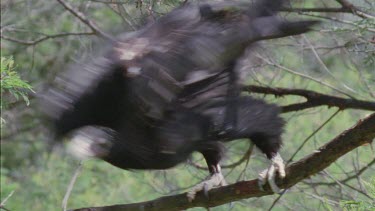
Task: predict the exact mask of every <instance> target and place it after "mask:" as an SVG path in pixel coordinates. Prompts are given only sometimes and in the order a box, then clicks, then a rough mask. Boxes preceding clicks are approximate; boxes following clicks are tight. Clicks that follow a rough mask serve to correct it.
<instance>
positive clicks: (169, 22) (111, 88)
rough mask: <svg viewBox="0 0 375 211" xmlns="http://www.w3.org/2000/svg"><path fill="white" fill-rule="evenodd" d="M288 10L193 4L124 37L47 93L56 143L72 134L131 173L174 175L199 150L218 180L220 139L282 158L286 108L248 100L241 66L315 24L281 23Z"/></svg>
mask: <svg viewBox="0 0 375 211" xmlns="http://www.w3.org/2000/svg"><path fill="white" fill-rule="evenodd" d="M281 3H282V2H281V1H275V0H264V1H257V2H256V3H255V4H252V3H239V2H232V1H225V2H206V3H204V4H188V5H185V6H182V7H179V8H177V9H175V10H173V11H172V12H170V13H169V14H167V15H165V16H164V17H161V18H160V19H159V20H158V21H157V22H155V23H153V24H151V25H148V26H145V27H144V28H142V29H140V30H138V31H136V32H133V33H130V34H127V35H125V36H122V37H120V38H119V40H118V42H117V43H115V44H114V45H113V47H112V50H110V51H109V52H108V53H107V54H106V55H104V56H103V57H102V58H99V59H97V60H96V61H95V62H94V63H93V64H91V65H88V66H87V67H82V66H76V67H74V68H73V69H71V70H70V71H67V72H66V73H65V74H62V75H61V76H60V77H58V78H57V80H56V83H55V85H54V87H52V88H50V89H49V90H48V92H47V93H46V94H45V96H44V100H43V104H44V110H45V112H46V113H47V115H48V116H49V119H50V120H51V121H52V123H53V127H54V130H55V132H56V136H57V137H62V136H65V135H67V134H69V133H72V132H73V134H74V135H73V141H72V143H73V144H75V147H74V148H73V150H75V151H77V152H78V153H81V154H85V155H87V156H94V157H99V158H101V159H103V160H105V161H107V162H109V163H111V164H113V165H115V166H117V167H120V168H123V169H166V168H170V167H173V166H175V165H177V164H179V163H181V162H183V161H185V160H186V159H187V158H188V157H189V156H190V154H191V153H192V152H194V151H198V152H201V153H202V154H203V155H204V157H205V158H206V161H207V165H208V167H209V170H210V173H211V175H213V176H217V175H219V174H220V166H219V161H220V159H221V157H222V151H223V149H222V146H221V142H222V141H231V140H235V139H238V138H250V139H251V140H252V141H253V142H254V143H255V144H256V146H258V147H259V148H260V149H261V150H262V151H263V152H264V153H265V154H266V155H267V157H268V158H270V159H273V158H275V157H277V152H278V150H279V148H280V146H281V133H282V128H283V124H284V123H283V120H282V119H281V118H280V117H279V109H278V107H277V106H275V105H270V104H266V103H265V102H263V101H261V100H256V99H254V98H251V97H239V89H238V80H237V77H238V73H237V72H236V71H235V65H236V61H237V59H238V58H239V57H240V56H241V55H242V54H243V52H244V51H245V49H246V48H248V47H249V46H250V45H251V44H252V43H254V42H256V41H258V40H264V39H271V38H277V37H284V36H290V35H295V34H300V33H303V32H306V31H308V30H309V29H310V26H311V25H313V24H315V23H316V22H314V21H298V22H288V21H285V20H283V19H281V18H279V17H277V16H276V12H277V10H278V9H279V8H280V7H281ZM279 164H280V162H279ZM220 175H221V174H220ZM219 183H220V184H223V183H222V182H221V180H220V181H219ZM216 185H219V184H216ZM196 191H199V188H198V189H196V190H195V192H196ZM195 192H194V191H193V192H191V194H190V195H189V197H190V199H192V198H194V194H195Z"/></svg>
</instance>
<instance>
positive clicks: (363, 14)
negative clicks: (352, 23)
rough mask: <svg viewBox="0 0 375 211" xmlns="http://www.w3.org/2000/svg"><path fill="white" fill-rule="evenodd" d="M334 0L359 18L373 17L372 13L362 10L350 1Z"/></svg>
mask: <svg viewBox="0 0 375 211" xmlns="http://www.w3.org/2000/svg"><path fill="white" fill-rule="evenodd" d="M336 1H337V2H338V3H339V4H340V5H341V6H342V8H343V9H349V10H350V11H351V12H352V13H353V14H354V15H357V16H359V17H361V18H370V19H375V17H374V16H373V15H371V14H368V13H366V12H364V11H362V10H361V9H359V8H358V7H357V6H354V5H353V4H352V3H350V2H348V1H346V0H336Z"/></svg>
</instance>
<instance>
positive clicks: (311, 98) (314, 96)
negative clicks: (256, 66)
mask: <svg viewBox="0 0 375 211" xmlns="http://www.w3.org/2000/svg"><path fill="white" fill-rule="evenodd" d="M242 90H243V91H247V92H252V93H261V94H272V95H275V96H286V95H297V96H301V97H304V98H305V99H306V102H303V103H295V104H290V105H286V106H282V107H281V108H282V111H283V113H287V112H291V111H299V110H303V109H307V108H312V107H317V106H324V105H326V106H328V107H337V108H339V109H342V110H343V109H350V108H351V109H362V110H369V111H375V101H374V102H371V101H363V100H356V99H348V98H341V97H336V96H332V95H326V94H322V93H319V92H314V91H310V90H305V89H287V88H280V87H278V88H272V87H264V86H254V85H250V86H245V87H243V88H242Z"/></svg>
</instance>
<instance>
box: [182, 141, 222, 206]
mask: <svg viewBox="0 0 375 211" xmlns="http://www.w3.org/2000/svg"><path fill="white" fill-rule="evenodd" d="M223 150H224V149H223V145H222V144H221V143H220V142H210V143H206V146H205V150H203V151H201V153H202V154H203V156H204V158H205V160H206V162H207V166H208V170H209V171H210V176H209V178H208V179H206V180H205V181H203V182H201V183H199V184H198V185H196V186H194V187H193V188H192V189H191V190H190V191H189V192H188V193H187V197H188V200H189V201H190V202H191V201H193V200H194V198H195V195H196V194H197V193H198V192H199V191H201V190H203V191H204V193H205V195H206V196H207V198H208V191H209V190H211V189H212V188H215V187H220V186H225V185H227V183H226V182H225V179H224V176H223V175H222V174H221V167H220V165H219V162H220V160H221V157H222V155H223V153H224V152H223Z"/></svg>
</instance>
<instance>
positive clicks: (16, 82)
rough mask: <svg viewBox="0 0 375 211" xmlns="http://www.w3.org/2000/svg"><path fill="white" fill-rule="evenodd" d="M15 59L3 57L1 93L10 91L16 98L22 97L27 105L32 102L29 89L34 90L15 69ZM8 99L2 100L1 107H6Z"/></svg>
mask: <svg viewBox="0 0 375 211" xmlns="http://www.w3.org/2000/svg"><path fill="white" fill-rule="evenodd" d="M14 68H15V67H14V60H13V58H12V57H10V58H6V57H1V78H0V80H1V95H2V96H3V95H6V94H7V93H10V94H11V95H12V96H13V97H14V98H15V99H16V100H19V99H20V98H22V99H23V100H24V101H25V102H26V104H27V105H29V104H30V101H29V98H28V96H27V93H28V91H31V92H34V91H33V90H32V88H31V86H30V85H29V84H28V83H27V82H26V81H24V80H22V79H21V78H20V76H19V74H18V73H17V72H16V71H14ZM6 106H7V101H5V102H4V101H3V100H2V101H1V109H3V108H6Z"/></svg>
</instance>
